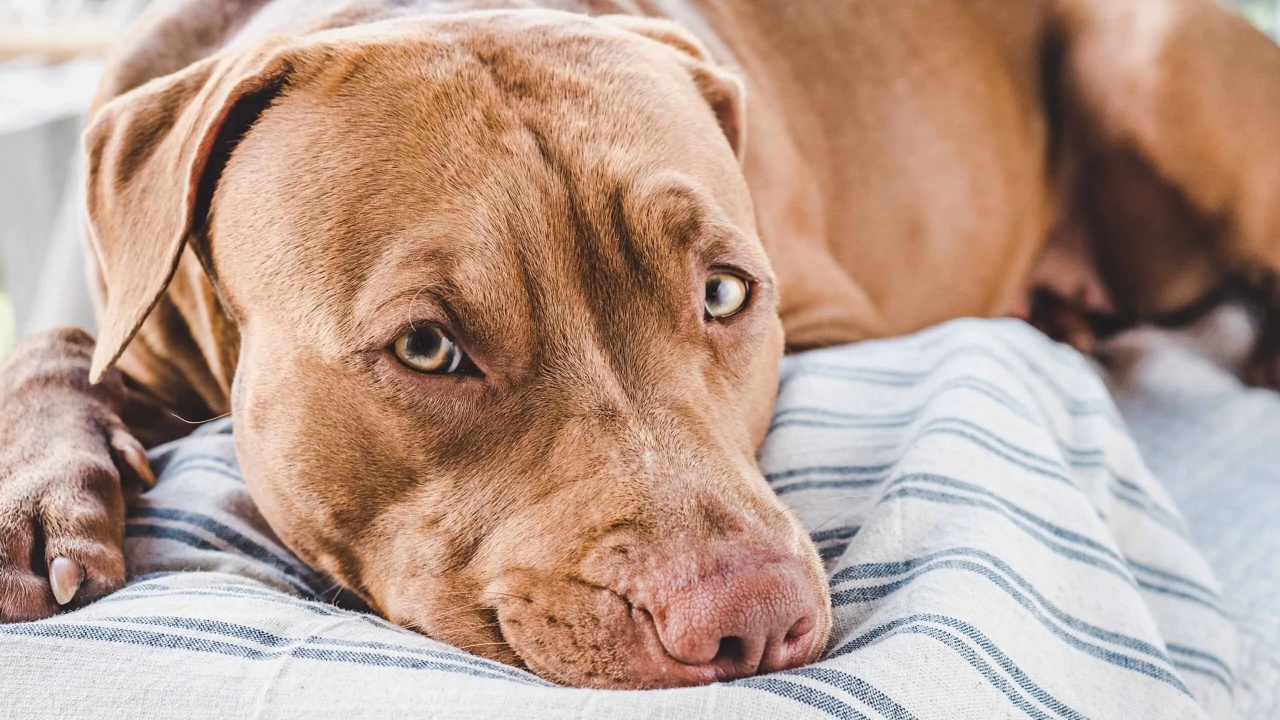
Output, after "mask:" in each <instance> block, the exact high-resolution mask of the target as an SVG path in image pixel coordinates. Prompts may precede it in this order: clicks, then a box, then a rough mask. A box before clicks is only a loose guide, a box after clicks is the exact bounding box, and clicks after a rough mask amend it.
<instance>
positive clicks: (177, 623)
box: [102, 613, 553, 687]
mask: <svg viewBox="0 0 1280 720" xmlns="http://www.w3.org/2000/svg"><path fill="white" fill-rule="evenodd" d="M347 615H348V617H349V618H351V619H355V618H356V617H358V616H356V615H355V614H354V613H347ZM102 621H103V622H115V623H121V624H134V625H153V626H157V627H164V628H169V629H172V630H191V631H195V632H202V633H205V634H207V635H221V636H223V637H227V638H232V639H235V640H243V641H246V642H253V643H257V644H258V645H261V646H263V647H268V648H282V647H291V646H296V645H298V644H299V643H308V644H323V645H335V646H338V647H344V648H349V649H353V650H385V651H392V652H398V653H406V654H410V655H417V656H420V657H425V658H431V659H436V660H445V661H448V662H454V663H459V664H462V665H471V666H473V667H476V668H480V669H482V670H486V671H488V672H490V673H498V674H501V675H504V676H507V677H509V678H511V679H513V680H521V681H526V682H533V683H534V684H541V685H545V686H548V687H552V686H553V685H552V684H551V683H549V682H545V681H543V680H541V679H540V678H537V677H535V676H533V675H529V674H528V673H523V672H520V671H519V670H516V669H515V668H512V667H510V666H508V665H502V664H500V663H496V662H491V661H489V660H485V659H483V658H478V657H475V656H473V655H468V654H465V653H463V652H461V651H455V652H445V651H440V650H429V649H426V648H415V647H411V646H408V645H395V644H391V643H384V642H374V641H368V640H343V639H340V638H331V637H324V636H316V635H312V636H309V637H306V638H287V637H283V636H280V635H276V634H274V633H270V632H267V631H266V630H262V629H261V628H255V627H251V626H248V625H240V624H237V623H228V622H224V621H221V620H210V619H205V618H194V617H178V616H172V615H145V616H137V617H134V616H122V617H107V618H102ZM389 629H390V628H389ZM394 631H396V632H404V631H403V629H401V628H394Z"/></svg>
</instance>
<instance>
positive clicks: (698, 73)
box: [600, 15, 747, 160]
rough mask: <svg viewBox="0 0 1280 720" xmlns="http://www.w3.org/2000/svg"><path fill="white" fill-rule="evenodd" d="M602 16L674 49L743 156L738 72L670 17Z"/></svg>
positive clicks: (741, 89)
mask: <svg viewBox="0 0 1280 720" xmlns="http://www.w3.org/2000/svg"><path fill="white" fill-rule="evenodd" d="M600 19H602V20H605V21H607V22H610V23H612V24H613V25H615V26H616V27H619V28H621V29H623V30H629V31H631V32H633V33H636V34H637V35H643V36H644V37H647V38H649V39H650V40H655V41H657V42H660V43H662V44H664V45H666V46H668V47H670V48H672V49H674V50H675V51H676V52H677V53H678V54H679V56H680V60H681V64H683V65H684V66H685V68H686V69H687V70H688V71H689V74H690V75H691V76H692V77H693V82H694V84H695V85H697V86H698V90H699V91H701V92H702V97H703V98H704V99H706V101H707V105H709V106H711V112H713V113H715V116H716V120H717V121H718V122H719V123H720V128H721V129H722V130H723V131H724V135H725V137H726V138H728V140H729V147H731V148H733V152H734V154H736V155H737V156H738V159H739V160H741V159H742V154H743V150H744V146H745V144H746V132H747V123H746V101H745V96H746V90H745V88H744V87H743V85H742V80H741V79H739V78H738V76H737V75H734V74H733V73H730V72H728V71H726V70H724V69H722V68H720V67H718V66H717V65H716V63H715V60H714V59H713V58H712V57H711V53H710V52H709V51H708V50H707V48H706V46H705V45H703V44H702V41H700V40H698V38H697V37H696V36H694V34H693V33H691V32H689V31H688V30H685V29H684V28H683V27H681V26H680V25H678V24H677V23H674V22H672V21H670V20H662V19H658V18H649V17H639V16H634V15H606V16H603V17H601V18H600Z"/></svg>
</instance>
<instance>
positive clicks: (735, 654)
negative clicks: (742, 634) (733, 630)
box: [715, 637, 743, 663]
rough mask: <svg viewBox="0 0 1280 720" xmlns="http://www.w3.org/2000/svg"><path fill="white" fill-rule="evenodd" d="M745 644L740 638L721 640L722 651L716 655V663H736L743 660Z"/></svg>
mask: <svg viewBox="0 0 1280 720" xmlns="http://www.w3.org/2000/svg"><path fill="white" fill-rule="evenodd" d="M742 654H743V642H742V638H739V637H727V638H721V639H720V650H719V651H718V652H717V653H716V657H715V660H716V661H727V662H730V663H736V662H738V661H740V660H741V659H742Z"/></svg>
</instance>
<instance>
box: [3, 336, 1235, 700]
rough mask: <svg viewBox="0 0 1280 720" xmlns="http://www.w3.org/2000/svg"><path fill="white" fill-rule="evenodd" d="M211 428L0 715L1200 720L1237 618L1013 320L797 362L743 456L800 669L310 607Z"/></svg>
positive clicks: (1223, 694) (317, 588) (1156, 502)
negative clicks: (593, 666)
mask: <svg viewBox="0 0 1280 720" xmlns="http://www.w3.org/2000/svg"><path fill="white" fill-rule="evenodd" d="M232 432H233V424H232V422H231V421H222V422H218V423H214V424H210V425H208V426H205V427H204V428H202V429H201V430H200V431H199V432H197V433H196V434H195V435H193V436H192V437H190V438H188V439H185V440H183V441H180V442H177V443H173V444H170V445H167V446H164V447H161V448H158V449H156V450H155V451H154V452H153V455H152V461H153V463H154V465H155V468H156V470H157V474H158V477H159V480H158V483H157V485H156V487H155V488H154V489H152V490H150V491H148V492H146V493H145V494H141V495H139V496H137V497H136V498H133V499H132V500H131V509H130V512H129V519H128V527H127V539H126V548H125V549H126V555H127V558H128V562H129V572H130V576H131V580H130V583H129V584H128V586H127V587H126V588H125V589H123V590H121V591H120V592H117V593H115V594H113V595H111V596H108V597H107V598H105V599H103V600H100V601H98V602H96V603H93V604H91V605H89V606H87V607H84V608H81V609H79V610H76V611H74V612H70V613H66V614H63V615H60V616H57V617H54V618H51V619H48V620H44V621H39V622H33V623H25V624H14V625H6V626H0V668H2V672H3V674H2V675H0V716H2V717H6V718H7V717H13V718H24V719H27V718H46V717H48V718H59V719H60V720H65V719H66V718H75V717H121V718H149V717H156V718H172V717H191V718H200V717H209V718H214V717H216V718H235V717H268V718H274V717H308V718H328V717H333V718H338V717H343V718H345V717H352V716H368V717H440V718H485V719H489V718H496V719H501V718H517V717H518V718H760V719H769V720H778V719H784V720H785V719H790V718H894V719H906V718H922V719H923V718H947V719H956V718H983V719H987V718H1004V717H1031V718H1071V719H1078V718H1126V719H1127V718H1203V717H1226V716H1228V714H1229V713H1230V707H1231V691H1232V686H1233V684H1234V674H1233V673H1234V665H1235V662H1236V652H1237V649H1236V646H1237V633H1236V630H1235V628H1234V626H1233V624H1232V623H1231V621H1230V620H1229V619H1228V617H1227V615H1226V613H1225V612H1224V611H1223V609H1222V603H1221V600H1220V599H1219V594H1218V590H1217V584H1216V581H1215V579H1214V578H1213V576H1212V573H1211V572H1210V569H1209V567H1208V566H1207V564H1206V562H1205V560H1204V558H1203V557H1202V556H1201V555H1200V553H1199V552H1198V551H1197V550H1196V549H1195V548H1194V546H1193V544H1192V543H1191V541H1190V539H1189V535H1188V529H1187V526H1186V523H1185V522H1184V521H1183V519H1182V516H1181V515H1180V514H1179V511H1178V509H1177V508H1176V507H1175V505H1174V504H1173V502H1172V501H1171V500H1170V499H1169V496H1168V495H1167V493H1166V492H1165V490H1164V489H1163V488H1162V487H1161V485H1160V484H1159V483H1157V482H1156V480H1155V479H1154V478H1153V476H1152V475H1151V473H1150V472H1149V471H1148V469H1147V467H1146V466H1145V465H1144V463H1143V461H1142V458H1141V456H1140V453H1139V451H1138V449H1137V448H1136V447H1135V445H1134V443H1133V441H1132V440H1131V439H1130V436H1129V433H1128V432H1127V430H1126V427H1125V424H1124V422H1123V421H1122V420H1121V419H1120V416H1119V415H1118V413H1117V411H1116V408H1115V406H1114V405H1113V403H1112V401H1111V400H1110V396H1109V395H1108V393H1107V390H1106V388H1105V386H1104V385H1103V383H1102V382H1101V380H1100V379H1099V377H1098V375H1097V373H1095V372H1094V370H1093V369H1092V368H1091V367H1090V366H1089V365H1088V363H1087V362H1086V361H1085V360H1084V359H1083V358H1082V357H1081V356H1079V355H1078V354H1076V353H1074V352H1072V351H1070V350H1068V349H1066V348H1064V347H1062V346H1058V345H1055V344H1053V343H1051V342H1049V341H1048V340H1046V339H1044V338H1043V337H1042V336H1040V335H1039V334H1037V333H1036V332H1034V331H1033V330H1031V329H1030V328H1028V327H1027V326H1025V325H1023V324H1021V323H1018V322H1016V321H975V320H966V321H957V322H953V323H949V324H947V325H944V326H941V327H938V328H935V329H932V330H929V331H926V332H923V333H920V334H918V335H915V336H911V337H907V338H900V339H894V340H886V341H874V342H864V343H859V344H857V345H854V346H849V347H843V348H834V349H829V350H822V351H816V352H811V353H806V354H803V355H798V356H793V357H789V358H787V359H785V360H784V362H783V365H782V369H781V383H780V389H779V395H778V404H777V408H776V411H775V415H774V418H773V424H772V428H771V430H770V433H769V436H768V438H767V440H766V442H765V443H764V445H763V446H762V448H761V450H760V456H759V457H760V463H761V466H762V468H763V469H764V471H765V472H766V474H767V477H768V479H769V481H770V482H771V484H772V485H773V487H774V489H775V490H776V492H777V493H778V494H779V496H780V497H781V498H782V499H783V500H784V501H785V502H786V503H787V504H788V506H790V507H791V508H792V509H793V511H794V512H795V513H796V514H797V515H798V516H799V517H800V518H801V520H802V521H803V522H804V523H805V525H806V527H807V528H808V529H809V530H810V532H811V536H812V538H813V540H814V542H815V543H816V544H817V546H818V548H819V550H820V552H821V554H822V557H823V559H824V561H825V563H826V569H827V572H828V575H829V579H830V583H831V591H832V603H833V606H834V613H835V628H834V631H833V635H832V639H831V642H830V643H829V645H828V647H827V650H826V653H825V655H824V657H823V659H822V660H821V661H820V662H818V663H816V664H815V665H812V666H810V667H805V668H800V669H796V670H791V671H787V672H782V673H777V674H773V675H767V676H761V677H754V678H748V679H744V680H739V681H736V682H731V683H723V684H717V685H712V686H708V687H700V688H687V689H678V690H661V691H643V692H622V691H599V690H584V689H570V688H562V687H557V686H555V685H552V684H551V683H548V682H546V681H544V680H542V679H540V678H538V677H536V676H534V675H531V674H529V673H527V672H524V671H522V670H519V669H516V668H512V667H507V666H504V665H500V664H496V663H492V662H489V661H487V660H484V659H480V658H477V657H475V656H472V655H469V654H467V653H465V652H462V651H460V650H457V649H454V648H451V647H448V646H446V645H444V644H441V643H438V642H436V641H433V640H431V639H429V638H426V637H424V636H421V635H418V634H416V633H413V632H411V631H408V630H405V629H402V628H398V627H395V626H393V625H391V624H389V623H387V622H385V621H383V620H381V619H379V618H377V617H375V616H372V615H369V614H364V613H360V612H355V611H352V610H346V609H341V608H338V607H335V606H334V605H332V604H331V603H330V602H329V601H328V599H330V598H332V597H333V592H334V586H333V583H332V582H331V581H330V580H328V579H326V578H324V577H321V576H319V575H317V574H316V573H315V572H313V571H312V570H310V569H309V568H307V567H306V566H304V565H303V564H301V563H300V562H299V561H298V560H297V559H296V558H294V557H293V556H292V555H291V554H290V553H289V551H288V550H287V549H286V548H284V547H283V546H282V545H281V544H280V543H279V541H278V540H276V539H275V538H274V536H273V535H272V534H271V531H270V529H269V528H268V527H267V526H266V524H265V522H264V521H263V520H262V518H261V517H260V516H259V515H258V514H257V513H256V512H255V510H254V507H253V503H252V500H251V499H250V497H249V495H248V492H247V490H246V488H245V485H244V482H243V480H242V479H241V477H240V475H239V472H238V469H237V466H236V461H235V452H234V447H233V441H232V435H231V433H232Z"/></svg>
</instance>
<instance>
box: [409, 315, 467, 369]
mask: <svg viewBox="0 0 1280 720" xmlns="http://www.w3.org/2000/svg"><path fill="white" fill-rule="evenodd" d="M392 349H393V350H394V351H395V354H396V357H397V358H399V360H400V362H402V363H404V364H405V366H407V367H408V368H409V369H410V370H416V371H418V372H420V373H429V374H432V375H443V374H445V373H451V372H458V370H460V369H461V368H462V366H463V363H464V362H465V360H466V356H465V355H463V354H462V351H461V350H459V349H458V346H457V344H456V343H454V342H453V338H451V337H449V334H448V333H446V332H445V331H444V330H442V329H440V328H438V327H436V326H434V325H425V326H423V327H420V328H414V329H412V330H410V331H409V332H407V333H405V334H403V335H401V336H400V337H398V338H396V342H395V344H394V345H393V346H392Z"/></svg>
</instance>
